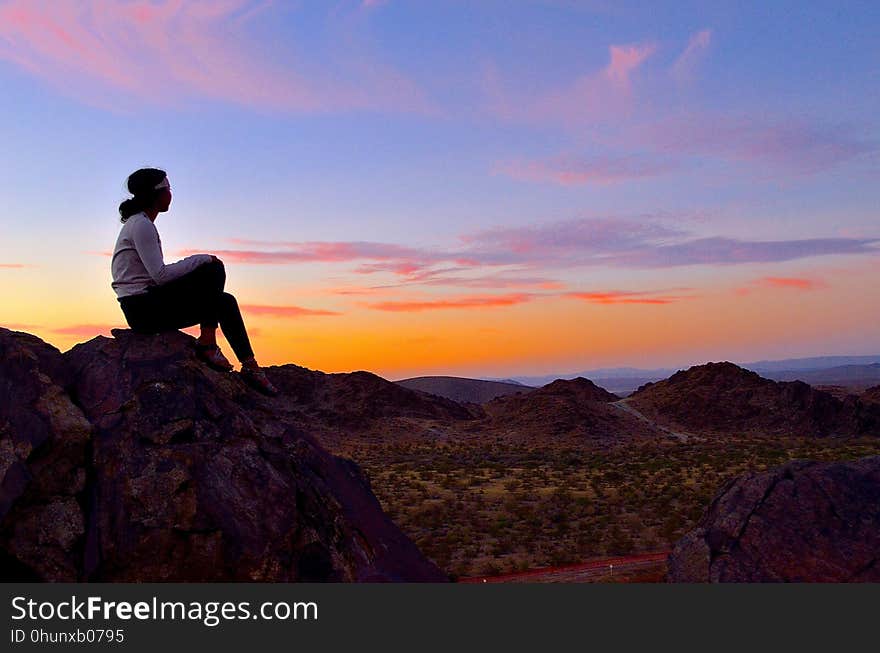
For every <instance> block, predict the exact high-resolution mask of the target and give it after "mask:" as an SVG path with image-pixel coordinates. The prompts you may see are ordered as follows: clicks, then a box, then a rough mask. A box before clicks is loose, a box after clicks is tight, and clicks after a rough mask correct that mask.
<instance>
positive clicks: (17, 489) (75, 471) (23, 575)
mask: <svg viewBox="0 0 880 653" xmlns="http://www.w3.org/2000/svg"><path fill="white" fill-rule="evenodd" d="M68 378H69V377H68V374H67V369H66V367H65V365H64V362H63V360H62V357H61V352H60V351H58V350H57V349H56V348H54V347H52V346H51V345H48V344H46V343H45V342H43V341H42V340H40V339H39V338H37V337H35V336H32V335H30V334H27V333H20V332H17V331H8V330H6V329H0V524H2V528H0V568H2V569H5V570H6V571H5V574H6V575H7V576H8V577H9V578H10V579H17V580H37V579H39V578H58V579H75V578H76V574H77V567H78V562H79V557H80V556H79V553H78V551H77V550H76V549H77V546H78V544H79V543H80V542H81V540H82V536H83V534H84V532H85V518H84V514H83V511H82V509H81V507H80V505H79V502H78V500H77V498H78V496H79V495H80V493H81V492H82V491H83V490H84V489H85V485H86V466H85V455H86V449H87V446H88V443H89V439H90V437H91V433H92V427H91V424H90V423H89V421H88V420H87V419H86V418H85V416H84V415H83V413H82V411H81V410H80V409H79V408H78V407H77V406H75V405H74V404H73V402H71V400H70V397H69V396H68V395H67V393H66V391H65V389H64V387H65V386H66V385H67V383H68Z"/></svg>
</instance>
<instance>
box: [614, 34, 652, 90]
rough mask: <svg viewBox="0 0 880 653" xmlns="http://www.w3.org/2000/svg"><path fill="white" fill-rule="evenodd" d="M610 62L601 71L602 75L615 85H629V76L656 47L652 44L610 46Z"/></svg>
mask: <svg viewBox="0 0 880 653" xmlns="http://www.w3.org/2000/svg"><path fill="white" fill-rule="evenodd" d="M609 50H610V52H611V61H610V62H609V63H608V65H607V66H606V67H605V70H603V71H602V74H603V75H604V76H605V77H607V78H608V79H610V80H612V81H613V82H614V83H616V84H624V85H625V84H629V76H630V74H631V73H632V72H633V71H634V70H635V69H636V68H638V67H639V66H641V65H642V63H644V61H645V60H646V59H647V58H648V57H650V56H651V55H652V54H653V53H654V50H656V46H655V45H653V44H650V43H648V44H642V45H612V46H611V47H610V48H609Z"/></svg>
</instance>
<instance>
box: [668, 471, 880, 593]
mask: <svg viewBox="0 0 880 653" xmlns="http://www.w3.org/2000/svg"><path fill="white" fill-rule="evenodd" d="M668 579H669V580H670V581H671V582H690V583H704V582H774V581H775V582H782V581H786V582H878V581H880V456H872V457H869V458H862V459H861V460H856V461H850V462H834V463H822V462H815V461H807V460H794V461H791V462H789V463H786V464H785V465H781V466H779V467H777V468H774V469H771V470H768V471H765V472H761V473H750V474H746V475H743V476H741V477H739V478H737V479H734V480H732V481H730V482H728V483H727V484H725V486H724V487H723V488H722V489H721V490H720V491H719V493H718V495H717V496H716V497H715V499H714V500H713V501H712V503H711V504H710V506H709V507H708V509H707V510H706V512H705V514H704V515H703V517H702V519H701V520H700V522H699V523H698V525H697V528H695V529H694V530H693V531H691V532H690V533H688V534H687V535H685V536H684V537H683V538H682V539H681V540H679V541H678V542H677V543H676V545H675V548H674V549H673V551H672V554H671V555H670V558H669V574H668Z"/></svg>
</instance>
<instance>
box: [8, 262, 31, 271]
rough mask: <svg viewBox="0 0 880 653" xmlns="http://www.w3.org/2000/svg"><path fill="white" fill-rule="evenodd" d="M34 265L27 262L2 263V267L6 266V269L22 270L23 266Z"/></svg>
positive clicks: (29, 266)
mask: <svg viewBox="0 0 880 653" xmlns="http://www.w3.org/2000/svg"><path fill="white" fill-rule="evenodd" d="M32 267H34V266H33V265H27V264H25V263H0V268H4V269H6V270H20V269H22V268H32Z"/></svg>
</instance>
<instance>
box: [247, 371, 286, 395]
mask: <svg viewBox="0 0 880 653" xmlns="http://www.w3.org/2000/svg"><path fill="white" fill-rule="evenodd" d="M239 374H241V378H242V380H243V381H244V382H245V383H247V384H248V385H249V386H251V387H252V388H253V389H254V390H257V391H259V392H262V393H263V394H265V395H269V396H270V397H274V396H275V395H277V394H278V388H276V387H275V386H274V385H272V382H271V381H270V380H269V378H268V377H267V376H266V373H265V372H264V371H263V370H262V368H259V367H257V368H251V367H245V366H242V368H241V370H240V371H239Z"/></svg>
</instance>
